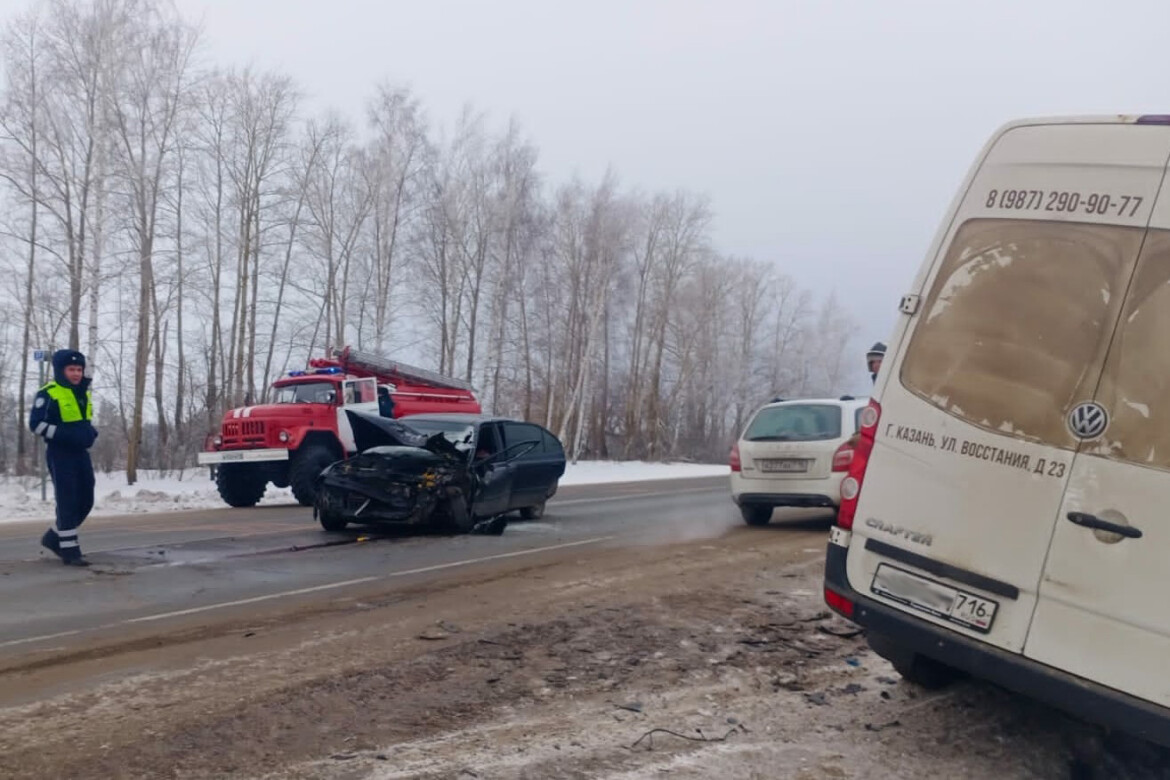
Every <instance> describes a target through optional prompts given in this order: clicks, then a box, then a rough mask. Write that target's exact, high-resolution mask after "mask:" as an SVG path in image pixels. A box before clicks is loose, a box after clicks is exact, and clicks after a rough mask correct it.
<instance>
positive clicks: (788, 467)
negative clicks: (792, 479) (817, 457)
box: [756, 458, 808, 474]
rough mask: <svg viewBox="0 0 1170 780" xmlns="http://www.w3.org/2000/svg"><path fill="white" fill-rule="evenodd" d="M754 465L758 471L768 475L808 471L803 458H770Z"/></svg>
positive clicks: (806, 463)
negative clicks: (757, 467)
mask: <svg viewBox="0 0 1170 780" xmlns="http://www.w3.org/2000/svg"><path fill="white" fill-rule="evenodd" d="M756 465H758V466H759V467H760V471H763V472H765V473H768V474H775V473H777V472H779V473H786V474H792V473H802V472H805V471H808V461H807V460H805V459H804V458H771V459H769V460H758V461H756Z"/></svg>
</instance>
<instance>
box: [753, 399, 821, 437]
mask: <svg viewBox="0 0 1170 780" xmlns="http://www.w3.org/2000/svg"><path fill="white" fill-rule="evenodd" d="M840 436H841V407H839V406H830V405H828V404H789V405H787V406H766V407H764V408H763V409H761V410H760V411H759V413H757V414H756V416H755V417H754V418H753V419H752V422H751V424H750V425H748V428H747V431H745V432H744V435H743V437H744V439H746V440H747V441H821V440H823V439H837V438H840Z"/></svg>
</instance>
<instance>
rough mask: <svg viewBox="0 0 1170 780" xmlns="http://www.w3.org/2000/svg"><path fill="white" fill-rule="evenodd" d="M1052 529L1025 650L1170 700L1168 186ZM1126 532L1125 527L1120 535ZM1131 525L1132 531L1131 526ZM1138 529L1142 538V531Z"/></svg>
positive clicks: (1084, 420)
mask: <svg viewBox="0 0 1170 780" xmlns="http://www.w3.org/2000/svg"><path fill="white" fill-rule="evenodd" d="M1088 400H1089V402H1090V403H1091V404H1092V405H1087V406H1085V407H1083V409H1082V411H1084V412H1085V413H1084V414H1080V415H1076V416H1074V417H1073V418H1072V419H1071V420H1070V425H1072V426H1079V427H1080V428H1081V430H1080V433H1079V435H1080V436H1082V437H1083V439H1084V440H1083V443H1082V444H1081V445H1080V448H1079V451H1078V454H1077V456H1076V458H1075V460H1074V461H1073V464H1072V473H1071V480H1070V482H1069V488H1068V490H1067V491H1066V492H1065V495H1064V501H1063V503H1062V504H1061V507H1060V513H1059V516H1058V519H1057V523H1056V530H1055V533H1054V534H1053V536H1052V544H1051V546H1050V548H1049V551H1048V559H1047V562H1046V564H1045V566H1044V575H1043V577H1042V579H1041V582H1040V595H1039V600H1038V602H1037V605H1036V612H1035V616H1034V618H1033V620H1032V625H1031V628H1030V630H1029V632H1028V640H1027V644H1026V646H1025V650H1024V652H1025V654H1026V655H1027V656H1029V657H1031V658H1034V659H1036V660H1037V661H1041V662H1043V663H1046V664H1050V665H1052V666H1056V667H1058V668H1061V669H1065V670H1067V671H1070V672H1072V673H1073V674H1076V675H1079V676H1081V677H1085V678H1088V679H1090V680H1095V681H1097V682H1100V683H1103V684H1104V685H1107V686H1109V687H1111V688H1115V689H1117V690H1121V691H1125V692H1126V693H1129V694H1132V695H1134V696H1137V697H1140V698H1143V699H1147V700H1149V701H1152V702H1155V703H1157V704H1160V705H1162V706H1170V677H1167V676H1166V674H1165V673H1164V671H1165V664H1166V659H1167V658H1170V609H1168V608H1167V606H1166V598H1167V594H1170V560H1168V555H1167V552H1168V551H1170V517H1168V516H1167V512H1166V504H1167V499H1168V498H1170V193H1168V192H1167V188H1166V187H1165V186H1164V187H1163V190H1162V193H1161V195H1160V196H1159V199H1158V201H1157V203H1156V205H1155V209H1154V214H1153V217H1152V219H1151V223H1150V230H1149V233H1148V234H1147V236H1146V241H1145V244H1144V245H1143V248H1142V252H1141V258H1140V260H1139V262H1138V266H1137V270H1136V272H1135V273H1134V275H1133V279H1132V281H1131V283H1130V285H1129V289H1128V292H1127V294H1126V298H1125V303H1124V305H1123V307H1122V312H1121V317H1120V318H1119V320H1118V325H1117V330H1116V332H1115V334H1114V337H1113V341H1112V345H1111V347H1110V350H1109V355H1108V358H1107V359H1106V362H1105V370H1104V372H1103V374H1102V377H1101V382H1100V384H1099V387H1098V389H1097V393H1096V396H1095V397H1094V398H1092V399H1088ZM1118 531H1120V532H1122V533H1118ZM1124 534H1131V535H1132V536H1126V535H1124ZM1138 534H1140V536H1139V535H1138Z"/></svg>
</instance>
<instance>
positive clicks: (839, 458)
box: [833, 439, 853, 471]
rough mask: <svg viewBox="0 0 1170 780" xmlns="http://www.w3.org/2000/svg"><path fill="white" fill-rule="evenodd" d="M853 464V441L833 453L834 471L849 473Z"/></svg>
mask: <svg viewBox="0 0 1170 780" xmlns="http://www.w3.org/2000/svg"><path fill="white" fill-rule="evenodd" d="M852 462H853V439H850V440H849V441H847V442H845V443H844V444H842V445H841V446H840V447H838V448H837V451H836V452H834V453H833V471H848V470H849V464H850V463H852Z"/></svg>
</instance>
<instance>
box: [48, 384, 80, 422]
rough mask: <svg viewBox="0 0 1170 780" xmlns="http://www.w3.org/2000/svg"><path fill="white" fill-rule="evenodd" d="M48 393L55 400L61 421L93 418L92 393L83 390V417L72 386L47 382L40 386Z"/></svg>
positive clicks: (78, 420)
mask: <svg viewBox="0 0 1170 780" xmlns="http://www.w3.org/2000/svg"><path fill="white" fill-rule="evenodd" d="M41 389H42V390H44V391H45V392H46V393H48V394H49V398H52V399H53V400H54V401H56V402H57V410H58V411H60V413H61V422H63V423H71V422H81V421H82V420H83V419H85V420H92V419H93V393H91V392H90V391H88V390H86V391H85V417H84V418H83V417H82V416H81V407H80V406H79V405H78V403H77V394H76V393H74V392H73V389H72V388H69V387H65V386H64V385H60V384H57V383H56V382H49V384H47V385H45V386H44V387H42V388H41Z"/></svg>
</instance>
